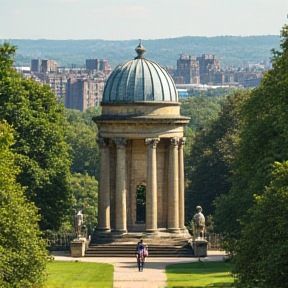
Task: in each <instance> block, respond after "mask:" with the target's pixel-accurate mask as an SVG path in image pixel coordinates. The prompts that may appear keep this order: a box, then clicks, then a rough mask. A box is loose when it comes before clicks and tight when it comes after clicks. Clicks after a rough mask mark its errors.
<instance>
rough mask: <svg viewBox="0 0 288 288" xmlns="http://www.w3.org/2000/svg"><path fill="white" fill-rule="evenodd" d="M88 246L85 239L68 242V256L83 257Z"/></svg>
mask: <svg viewBox="0 0 288 288" xmlns="http://www.w3.org/2000/svg"><path fill="white" fill-rule="evenodd" d="M87 246H88V241H87V240H86V238H79V239H74V240H73V241H71V242H70V254H71V256H72V257H84V256H85V251H86V249H87Z"/></svg>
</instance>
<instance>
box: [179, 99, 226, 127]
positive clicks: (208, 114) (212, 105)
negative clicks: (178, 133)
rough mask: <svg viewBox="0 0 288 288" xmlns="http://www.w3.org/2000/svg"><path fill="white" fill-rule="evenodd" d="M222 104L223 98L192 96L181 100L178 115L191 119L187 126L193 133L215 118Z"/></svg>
mask: <svg viewBox="0 0 288 288" xmlns="http://www.w3.org/2000/svg"><path fill="white" fill-rule="evenodd" d="M224 102H225V97H224V96H218V97H208V96H207V95H205V94H203V95H200V96H198V97H195V96H192V97H189V98H187V99H181V108H180V113H181V115H182V116H189V117H191V120H190V123H189V125H188V126H189V127H191V128H192V130H193V131H195V130H196V129H198V128H199V127H202V126H203V125H204V123H205V122H207V120H212V119H214V118H216V117H217V113H218V112H219V110H220V107H221V104H222V103H224Z"/></svg>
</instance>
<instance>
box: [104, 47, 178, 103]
mask: <svg viewBox="0 0 288 288" xmlns="http://www.w3.org/2000/svg"><path fill="white" fill-rule="evenodd" d="M135 51H136V52H137V54H138V56H137V57H135V59H133V60H129V61H127V62H126V63H124V64H123V65H119V66H117V67H116V68H115V70H114V71H113V72H112V74H111V75H110V77H109V78H108V80H107V83H106V85H105V89H104V93H103V98H102V102H106V103H123V102H124V103H127V102H129V103H131V102H143V101H144V102H146V101H147V102H149V101H150V102H151V101H155V102H163V101H172V102H178V93H177V91H176V87H175V84H174V81H173V79H172V77H171V75H170V74H169V73H168V72H167V71H166V70H165V69H164V68H163V67H161V66H160V65H159V64H157V63H155V62H153V61H150V60H147V59H145V58H144V57H143V54H144V53H145V51H146V49H145V48H144V47H143V46H142V45H141V43H140V44H139V45H138V46H137V47H136V49H135Z"/></svg>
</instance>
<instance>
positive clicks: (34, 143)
mask: <svg viewBox="0 0 288 288" xmlns="http://www.w3.org/2000/svg"><path fill="white" fill-rule="evenodd" d="M15 51H16V48H15V47H13V46H10V45H9V44H8V43H4V45H0V71H1V72H0V120H1V119H5V120H7V122H8V123H9V124H10V125H13V127H14V128H15V140H16V141H15V143H14V145H13V149H14V151H15V152H16V153H17V154H18V155H19V157H17V159H16V161H17V164H18V165H19V166H20V167H21V172H20V173H19V174H18V176H17V180H18V181H19V182H20V183H21V184H22V186H25V187H27V189H26V190H25V194H26V196H27V197H28V199H29V200H31V201H33V202H35V204H36V206H37V207H38V208H40V211H39V212H40V214H41V221H40V226H41V228H42V229H58V228H59V226H60V224H61V221H62V220H63V218H64V217H65V216H66V214H67V211H68V210H69V209H70V207H71V193H70V191H69V181H68V180H69V174H70V172H69V166H70V159H69V155H68V146H67V144H66V143H65V139H64V127H65V125H64V124H65V121H64V120H65V119H64V117H63V116H64V113H63V111H64V107H63V106H62V105H59V104H58V103H57V99H56V97H55V95H54V94H53V92H52V91H51V90H50V88H49V87H48V86H43V87H42V86H40V85H39V84H38V83H36V82H34V81H32V80H25V79H22V78H21V76H20V75H19V74H18V73H16V71H15V70H14V69H13V67H12V63H13V59H12V56H13V55H14V53H15Z"/></svg>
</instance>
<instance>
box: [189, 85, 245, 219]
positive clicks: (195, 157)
mask: <svg viewBox="0 0 288 288" xmlns="http://www.w3.org/2000/svg"><path fill="white" fill-rule="evenodd" d="M248 95H249V92H243V91H240V90H238V91H234V92H232V93H231V94H230V95H229V96H228V97H227V99H226V102H225V103H224V104H223V105H222V107H221V110H220V112H219V113H218V117H217V118H216V119H214V120H212V121H210V122H207V123H206V125H205V126H204V127H202V128H201V129H198V130H197V131H196V135H195V138H194V142H193V144H192V146H191V151H190V154H189V156H188V157H187V158H188V159H187V165H186V171H187V176H188V179H189V185H188V187H187V189H186V211H187V215H186V216H187V217H186V218H187V219H186V220H191V219H192V216H193V214H194V212H195V207H196V206H197V205H201V206H202V208H203V211H204V212H205V214H206V215H209V214H214V209H215V208H214V205H213V201H214V199H215V198H216V197H217V196H219V195H222V194H228V192H229V190H230V189H231V181H230V177H231V176H232V174H233V171H232V169H233V168H232V167H233V164H234V159H235V155H236V148H237V142H238V136H237V135H238V130H239V123H238V119H239V110H240V107H241V106H242V105H243V103H244V102H245V99H246V98H247V97H248Z"/></svg>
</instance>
